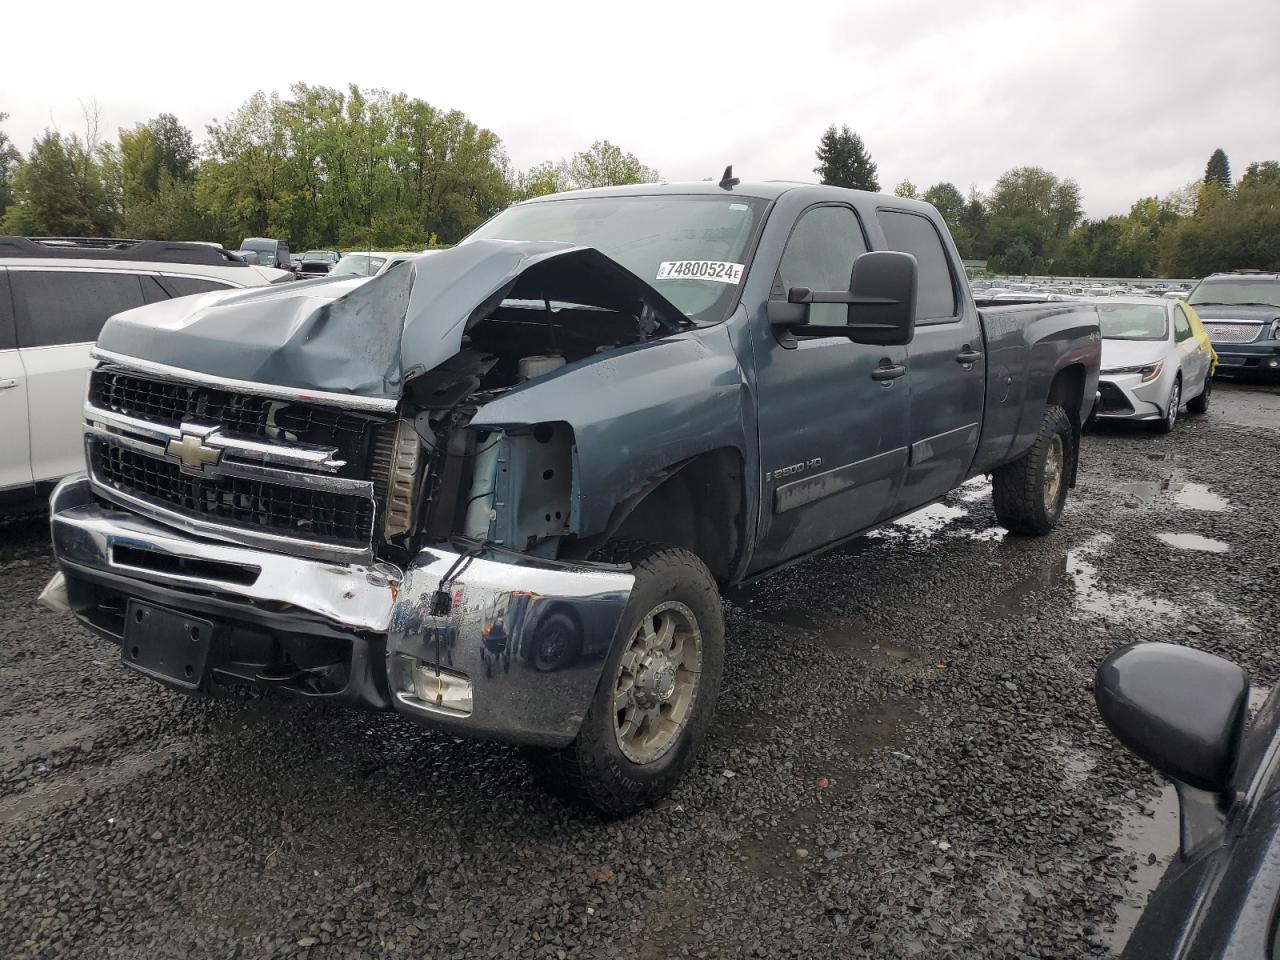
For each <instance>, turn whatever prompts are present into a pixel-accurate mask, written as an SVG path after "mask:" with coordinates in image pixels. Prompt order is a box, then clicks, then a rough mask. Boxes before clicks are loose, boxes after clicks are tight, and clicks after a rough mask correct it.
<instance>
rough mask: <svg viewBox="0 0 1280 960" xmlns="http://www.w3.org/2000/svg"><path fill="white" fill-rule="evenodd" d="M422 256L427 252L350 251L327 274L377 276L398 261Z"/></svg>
mask: <svg viewBox="0 0 1280 960" xmlns="http://www.w3.org/2000/svg"><path fill="white" fill-rule="evenodd" d="M422 256H426V253H425V252H423V253H405V252H400V253H380V252H374V251H372V250H366V251H365V252H363V253H348V254H344V255H343V257H342V259H341V260H339V261H338V263H337V264H336V265H335V266H334V268H333V269H332V270H330V271H329V272H328V274H326V276H328V277H329V278H330V279H332V278H333V277H376V276H377V275H378V274H380V273H386V272H387V271H388V270H390V269H391V268H392V267H394V266H395V265H396V264H397V263H404V262H405V261H406V260H416V259H417V258H418V257H422Z"/></svg>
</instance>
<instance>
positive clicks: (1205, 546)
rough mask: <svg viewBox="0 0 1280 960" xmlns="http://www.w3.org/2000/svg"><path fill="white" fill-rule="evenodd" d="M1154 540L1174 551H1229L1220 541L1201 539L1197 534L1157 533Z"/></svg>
mask: <svg viewBox="0 0 1280 960" xmlns="http://www.w3.org/2000/svg"><path fill="white" fill-rule="evenodd" d="M1156 539H1157V540H1159V541H1160V542H1162V543H1166V544H1168V545H1169V546H1171V547H1173V548H1174V549H1176V550H1200V551H1203V552H1205V553H1226V552H1227V550H1228V549H1230V548H1229V547H1228V546H1227V545H1226V544H1225V543H1223V542H1222V541H1221V540H1214V539H1212V538H1211V537H1202V536H1200V534H1198V533H1157V534H1156Z"/></svg>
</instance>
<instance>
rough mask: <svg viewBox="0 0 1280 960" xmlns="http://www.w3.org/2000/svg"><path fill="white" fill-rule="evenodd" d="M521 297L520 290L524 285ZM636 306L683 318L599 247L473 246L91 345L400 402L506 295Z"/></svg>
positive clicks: (237, 298)
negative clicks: (410, 385)
mask: <svg viewBox="0 0 1280 960" xmlns="http://www.w3.org/2000/svg"><path fill="white" fill-rule="evenodd" d="M524 280H527V281H528V282H527V283H524V284H523V286H527V287H529V288H530V289H529V290H527V291H523V290H517V289H516V288H517V287H518V286H520V285H522V283H521V282H522V281H524ZM511 295H519V296H530V297H534V296H536V297H537V298H539V299H541V298H543V297H546V298H548V299H552V300H555V299H568V300H571V301H572V302H576V303H582V304H589V305H593V306H603V307H619V306H622V305H630V307H631V308H634V307H635V304H636V303H637V302H640V303H642V304H643V308H642V310H641V322H642V323H643V324H645V325H647V326H648V327H649V328H650V330H651V331H652V330H668V331H669V330H675V329H678V328H679V327H680V326H681V325H683V324H684V323H685V319H684V316H683V314H681V313H680V311H679V310H678V309H677V308H676V307H674V306H672V304H671V303H670V302H669V301H667V300H666V298H664V297H663V296H662V295H661V294H660V293H658V292H657V291H656V290H654V288H653V287H651V286H649V285H648V284H647V283H645V282H644V281H643V280H641V279H640V278H639V277H637V276H636V275H635V274H633V273H631V272H630V271H628V270H627V269H626V268H624V267H622V266H621V265H619V264H618V263H616V262H615V261H613V260H611V259H609V258H608V257H606V256H605V255H604V254H602V253H600V252H599V251H598V250H594V249H592V248H590V247H578V246H574V245H572V244H566V243H554V242H535V241H514V240H476V241H473V242H470V243H465V244H461V245H459V246H457V247H453V248H452V249H450V250H445V251H442V252H441V253H437V254H434V255H432V256H429V257H421V258H418V259H414V260H409V261H406V262H405V263H404V264H402V265H400V266H397V267H395V268H393V269H391V270H388V271H387V272H386V273H384V274H382V275H380V276H377V277H374V278H372V279H368V280H366V279H363V278H357V279H335V280H314V281H307V282H297V283H293V282H291V283H284V284H279V285H274V286H270V287H255V288H251V289H244V290H235V291H228V292H219V293H206V294H200V295H197V296H191V297H180V298H178V299H176V300H169V301H166V302H163V303H156V304H152V305H150V306H146V307H139V308H137V309H136V310H127V311H125V312H124V313H119V314H116V315H115V316H113V317H112V318H111V319H110V320H108V321H107V323H106V325H105V326H104V327H103V328H102V333H101V334H100V335H99V337H98V349H99V350H102V351H106V352H109V353H113V354H121V355H124V356H126V357H132V358H136V359H141V360H148V361H151V362H153V363H162V364H167V365H169V366H173V367H178V368H180V369H183V370H191V371H195V372H198V373H203V374H208V375H210V376H215V377H224V378H228V379H234V380H245V381H249V382H254V383H269V384H273V385H277V386H286V387H292V388H296V389H299V390H318V391H327V392H330V393H351V394H355V395H359V396H362V397H377V398H382V399H398V398H399V396H400V393H401V391H402V389H403V386H404V383H405V381H406V380H409V379H411V378H412V377H413V376H415V375H417V374H419V373H422V372H424V371H427V370H430V369H432V368H433V367H435V366H437V365H439V364H440V363H443V362H444V361H445V360H447V359H449V357H451V356H453V355H454V354H456V353H457V352H458V351H459V350H460V349H461V346H462V335H463V333H464V332H465V331H466V329H467V327H468V326H469V325H470V323H471V322H474V321H475V320H477V319H480V318H481V317H483V316H484V315H485V314H487V313H488V312H489V311H491V310H492V309H493V308H494V307H495V306H497V304H498V303H500V302H501V301H502V300H503V299H504V298H505V297H507V296H511Z"/></svg>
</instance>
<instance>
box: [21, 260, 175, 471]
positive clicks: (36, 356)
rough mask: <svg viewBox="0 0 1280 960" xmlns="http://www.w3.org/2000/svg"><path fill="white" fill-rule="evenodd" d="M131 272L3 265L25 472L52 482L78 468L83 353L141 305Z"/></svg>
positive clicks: (85, 372)
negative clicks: (109, 325) (24, 423)
mask: <svg viewBox="0 0 1280 960" xmlns="http://www.w3.org/2000/svg"><path fill="white" fill-rule="evenodd" d="M142 279H147V280H148V282H150V279H149V278H140V277H139V276H138V275H137V274H135V273H124V272H122V271H118V270H105V269H97V268H87V267H75V268H61V269H59V268H55V267H38V268H27V267H10V268H9V282H10V284H11V285H12V287H13V305H14V314H15V319H16V326H17V332H18V351H19V353H21V354H22V364H23V366H24V367H25V368H26V371H27V400H28V403H29V404H30V407H31V420H32V423H33V424H34V425H35V426H34V429H33V430H32V431H31V472H32V474H33V475H34V476H35V479H36V480H57V479H59V478H61V477H65V476H67V475H68V474H72V473H79V472H81V471H83V470H84V401H85V392H86V386H87V384H88V379H89V369H90V368H91V367H92V366H93V360H92V358H91V357H90V356H89V351H90V350H91V349H93V342H94V341H95V340H97V339H98V331H100V330H101V329H102V325H103V324H104V323H106V322H107V318H108V317H110V316H111V315H112V314H114V313H119V312H121V311H122V310H130V309H132V308H134V307H140V306H142V304H143V302H144V300H143V293H142V284H141V280H142Z"/></svg>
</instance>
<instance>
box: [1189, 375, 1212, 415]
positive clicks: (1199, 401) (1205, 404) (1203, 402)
mask: <svg viewBox="0 0 1280 960" xmlns="http://www.w3.org/2000/svg"><path fill="white" fill-rule="evenodd" d="M1212 392H1213V376H1212V375H1211V374H1206V375H1205V378H1204V389H1203V390H1201V391H1200V396H1198V397H1192V398H1191V399H1190V400H1188V401H1187V413H1208V412H1209V397H1210V395H1211V394H1212Z"/></svg>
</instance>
